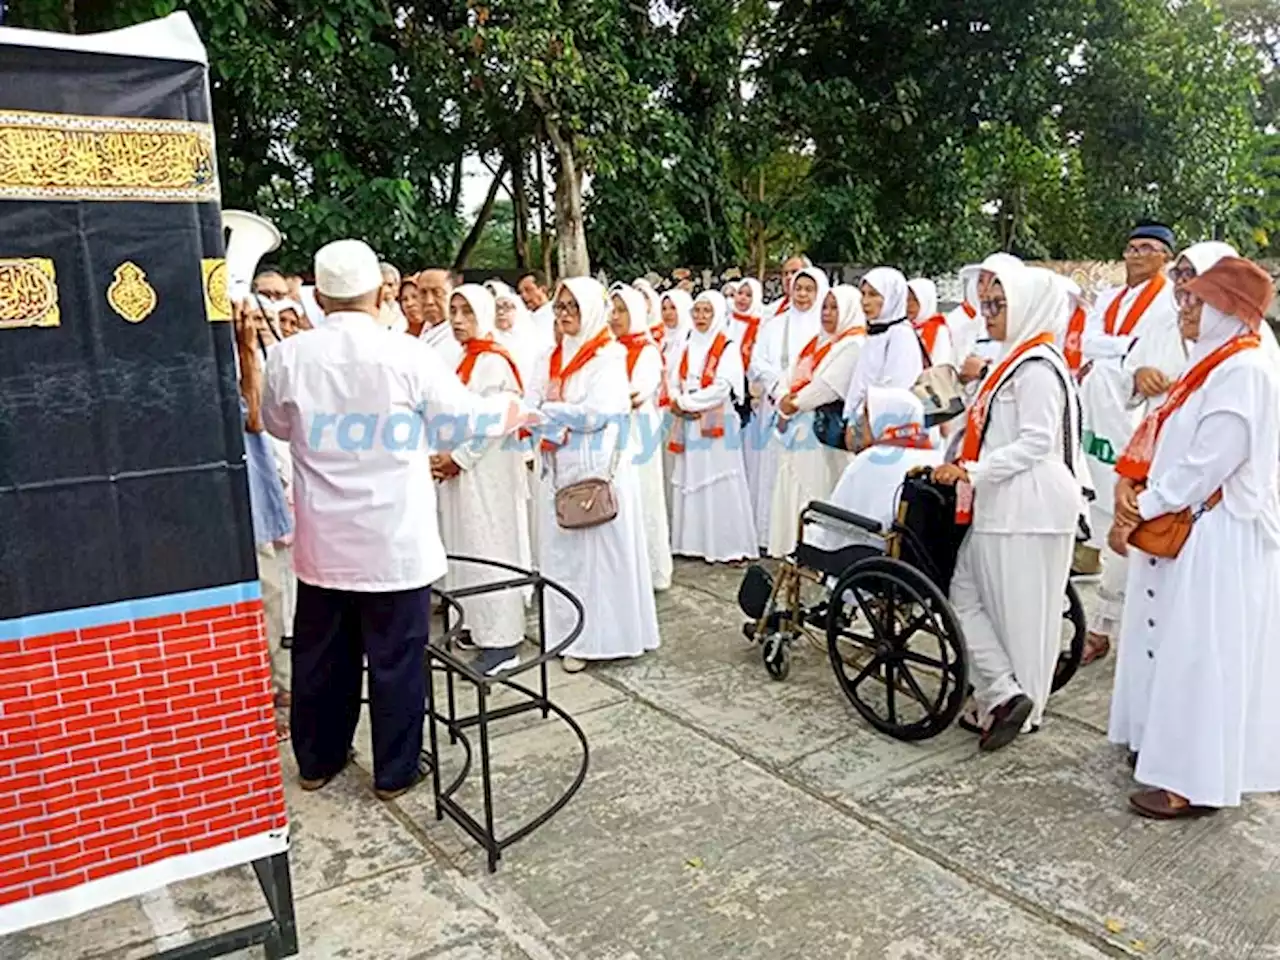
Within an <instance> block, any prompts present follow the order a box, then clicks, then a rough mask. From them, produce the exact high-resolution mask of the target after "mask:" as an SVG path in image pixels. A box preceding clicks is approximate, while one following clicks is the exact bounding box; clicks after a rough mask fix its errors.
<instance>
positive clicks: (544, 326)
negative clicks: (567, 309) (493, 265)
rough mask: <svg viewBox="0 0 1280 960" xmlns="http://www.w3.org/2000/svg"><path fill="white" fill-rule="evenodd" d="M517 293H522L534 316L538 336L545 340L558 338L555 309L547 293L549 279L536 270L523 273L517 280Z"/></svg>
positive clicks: (525, 303)
mask: <svg viewBox="0 0 1280 960" xmlns="http://www.w3.org/2000/svg"><path fill="white" fill-rule="evenodd" d="M516 293H518V294H520V299H521V300H523V301H524V305H525V307H526V308H527V309H528V310H529V314H530V316H532V317H533V322H534V325H535V326H536V327H537V329H538V336H539V337H540V338H542V339H544V340H558V339H559V334H558V331H557V330H556V315H555V310H554V309H553V307H552V305H551V297H550V295H549V294H548V293H547V281H546V279H545V278H544V277H543V276H542V274H541V273H537V272H534V271H530V272H529V273H526V274H523V275H522V276H521V277H520V279H519V280H518V281H517V282H516Z"/></svg>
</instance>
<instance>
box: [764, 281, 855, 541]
mask: <svg viewBox="0 0 1280 960" xmlns="http://www.w3.org/2000/svg"><path fill="white" fill-rule="evenodd" d="M826 279H827V278H826V276H825V275H824V274H823V273H822V271H821V270H818V269H817V268H816V267H805V268H804V269H803V270H801V271H800V272H799V273H798V274H797V275H796V278H795V280H794V281H793V282H792V285H791V297H792V301H793V303H794V304H795V305H796V306H800V305H801V303H803V302H808V297H809V296H810V295H811V294H812V296H813V297H814V298H815V299H816V300H817V302H818V304H819V306H820V309H821V311H822V320H821V327H820V328H819V331H818V334H817V336H815V337H814V338H813V339H812V340H810V341H809V342H808V343H807V344H805V347H804V349H803V350H801V351H800V355H799V356H798V357H797V358H796V360H795V362H794V363H793V364H792V365H791V370H790V374H789V376H790V380H789V383H790V386H789V387H788V389H787V393H786V395H785V396H783V397H782V399H781V400H780V401H779V403H778V419H777V428H776V429H777V431H778V438H779V443H780V445H781V448H782V449H781V452H780V453H779V454H778V476H777V479H776V480H775V481H774V484H773V505H772V508H771V511H770V516H769V555H770V556H771V557H785V556H787V555H788V554H789V553H791V551H792V550H794V549H795V545H796V534H797V532H798V529H797V524H798V523H799V518H800V511H801V510H803V509H804V508H805V506H806V505H807V504H808V503H809V502H810V501H811V500H821V499H822V498H823V497H825V496H827V494H828V493H830V492H831V488H832V487H834V486H835V484H836V481H837V480H839V479H840V475H841V474H842V473H843V472H844V468H845V467H846V466H848V464H849V460H850V457H851V455H850V454H849V453H848V452H847V451H845V450H838V449H836V448H835V447H828V446H827V445H825V444H823V443H821V442H820V441H819V440H818V437H817V434H816V433H815V432H814V414H813V411H814V410H817V409H818V407H821V406H823V405H824V404H828V403H833V402H837V403H838V402H840V401H842V400H843V396H842V394H841V393H840V391H841V390H842V389H844V386H845V385H846V384H847V383H848V382H849V378H850V376H851V375H852V373H853V369H854V367H855V366H856V365H857V363H858V354H859V352H860V351H861V349H862V344H863V342H864V341H865V340H866V332H867V328H866V324H865V321H864V319H863V316H862V297H861V295H860V294H859V293H858V291H857V290H855V289H854V288H853V287H848V286H839V287H836V288H835V289H834V290H830V291H829V290H827V288H826ZM810 288H813V289H812V290H811V289H810Z"/></svg>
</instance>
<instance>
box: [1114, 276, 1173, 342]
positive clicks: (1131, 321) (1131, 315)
mask: <svg viewBox="0 0 1280 960" xmlns="http://www.w3.org/2000/svg"><path fill="white" fill-rule="evenodd" d="M1168 282H1169V281H1168V280H1166V279H1165V276H1164V274H1163V273H1157V274H1156V275H1155V276H1154V277H1152V278H1151V279H1150V280H1148V281H1147V285H1146V288H1145V289H1143V291H1142V293H1140V294H1138V299H1137V300H1135V301H1133V306H1131V307H1130V308H1129V312H1128V313H1126V314H1125V315H1124V323H1123V324H1121V325H1120V332H1119V333H1116V320H1117V319H1118V318H1119V316H1120V301H1121V300H1123V299H1124V291H1123V290H1122V291H1120V292H1119V293H1118V294H1116V296H1115V298H1114V299H1112V301H1111V304H1110V306H1108V307H1107V313H1106V316H1105V318H1104V320H1103V322H1104V323H1105V325H1106V329H1107V336H1109V337H1115V336H1120V337H1127V336H1129V334H1131V333H1133V328H1134V327H1136V326H1137V325H1138V321H1139V320H1141V319H1142V315H1143V314H1144V313H1146V312H1147V307H1149V306H1151V302H1152V301H1153V300H1155V298H1156V297H1157V296H1159V295H1160V291H1161V290H1163V289H1164V285H1165V284H1166V283H1168Z"/></svg>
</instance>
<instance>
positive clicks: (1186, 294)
mask: <svg viewBox="0 0 1280 960" xmlns="http://www.w3.org/2000/svg"><path fill="white" fill-rule="evenodd" d="M1173 302H1174V303H1176V304H1177V305H1178V309H1180V310H1190V309H1191V308H1192V307H1194V306H1196V305H1197V304H1199V303H1202V302H1203V301H1202V300H1201V299H1200V298H1199V297H1197V296H1196V295H1195V294H1194V293H1192V292H1191V291H1190V290H1179V291H1177V292H1176V293H1175V294H1174V295H1173Z"/></svg>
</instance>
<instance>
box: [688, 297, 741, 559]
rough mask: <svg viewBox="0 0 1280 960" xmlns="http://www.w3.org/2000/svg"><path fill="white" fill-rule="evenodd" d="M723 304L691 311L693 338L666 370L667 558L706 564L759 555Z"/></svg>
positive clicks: (718, 300)
mask: <svg viewBox="0 0 1280 960" xmlns="http://www.w3.org/2000/svg"><path fill="white" fill-rule="evenodd" d="M726 314H727V308H726V304H725V302H724V297H722V296H720V294H719V293H716V292H714V291H707V292H705V293H702V294H700V295H699V296H698V299H697V300H695V301H694V304H693V330H692V331H691V332H690V334H689V338H688V340H687V341H686V343H685V348H684V350H682V351H681V353H680V356H679V357H678V358H676V360H675V363H674V364H672V367H671V369H670V373H669V376H670V378H671V379H670V390H669V392H670V394H671V413H672V415H673V416H674V417H675V424H674V426H673V427H672V430H671V440H670V442H669V444H668V448H669V449H670V450H671V452H672V454H673V455H674V457H675V472H674V475H673V477H672V485H671V486H672V490H671V495H672V497H673V499H674V502H673V504H672V509H671V552H672V553H673V554H676V555H677V556H685V557H701V558H702V559H703V560H706V561H708V562H711V563H726V562H732V561H735V560H745V559H748V558H754V557H756V556H758V555H759V550H758V548H757V546H756V532H755V524H754V523H753V520H752V510H751V495H750V493H749V492H748V490H747V471H746V467H745V466H744V465H743V462H742V445H741V437H740V435H739V434H738V433H737V431H736V430H734V429H732V425H731V423H730V421H731V419H733V418H736V417H737V415H738V414H737V411H735V410H734V408H733V397H734V394H735V392H740V391H741V390H742V382H743V376H742V358H741V356H740V355H739V354H738V346H737V344H735V343H734V342H733V341H732V340H730V339H729V335H728V330H727V327H728V318H727V316H726Z"/></svg>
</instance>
